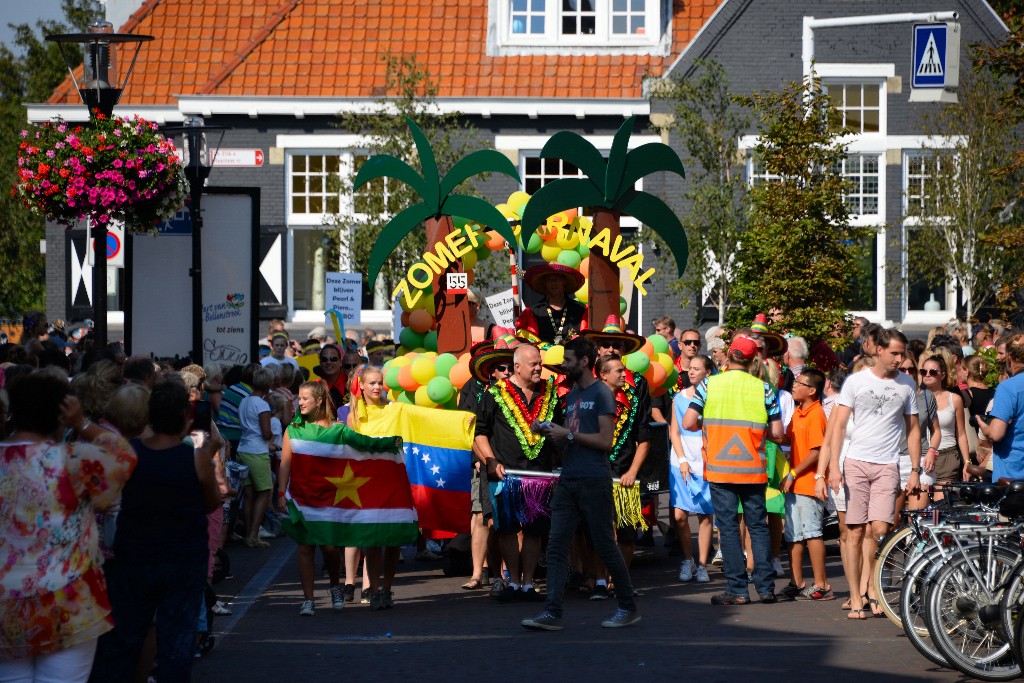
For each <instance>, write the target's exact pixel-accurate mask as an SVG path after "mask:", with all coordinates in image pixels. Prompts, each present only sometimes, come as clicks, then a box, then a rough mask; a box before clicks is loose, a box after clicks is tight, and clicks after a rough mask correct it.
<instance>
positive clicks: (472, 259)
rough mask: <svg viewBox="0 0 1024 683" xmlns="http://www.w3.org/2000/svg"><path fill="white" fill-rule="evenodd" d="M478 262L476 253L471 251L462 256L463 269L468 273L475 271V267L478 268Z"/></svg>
mask: <svg viewBox="0 0 1024 683" xmlns="http://www.w3.org/2000/svg"><path fill="white" fill-rule="evenodd" d="M478 260H479V259H478V257H477V255H476V252H475V251H473V250H472V249H470V250H469V251H467V252H466V253H465V254H463V255H462V269H463V270H465V271H467V272H468V271H471V270H473V267H474V266H476V262H477V261H478Z"/></svg>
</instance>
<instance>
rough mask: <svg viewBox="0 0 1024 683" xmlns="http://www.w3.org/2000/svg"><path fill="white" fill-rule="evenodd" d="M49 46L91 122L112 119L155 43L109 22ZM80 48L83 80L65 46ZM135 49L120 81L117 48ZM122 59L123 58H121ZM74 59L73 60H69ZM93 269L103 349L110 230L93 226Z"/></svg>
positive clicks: (56, 39)
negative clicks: (145, 48) (143, 53)
mask: <svg viewBox="0 0 1024 683" xmlns="http://www.w3.org/2000/svg"><path fill="white" fill-rule="evenodd" d="M46 39H47V40H48V41H50V42H54V43H57V45H58V46H59V47H60V53H61V56H62V57H63V58H64V64H65V65H66V66H67V67H68V72H70V73H71V80H72V82H74V84H75V88H76V89H77V90H78V95H79V96H80V97H81V98H82V102H83V104H85V106H87V107H88V108H89V118H90V119H92V118H95V117H96V115H97V114H102V115H103V116H106V117H110V116H111V115H113V112H114V105H116V104H117V102H118V100H120V99H121V93H123V92H124V90H125V88H126V87H127V86H128V78H129V77H130V76H131V75H132V69H133V68H134V67H135V60H136V59H138V57H139V51H140V50H141V49H142V44H143V43H146V42H149V41H151V40H153V36H145V35H137V34H133V33H114V25H113V24H111V23H110V22H109V21H94V22H93V23H91V24H89V30H88V32H87V33H62V34H58V35H50V36H46ZM72 44H76V45H80V46H81V48H82V52H83V53H84V61H83V64H82V80H81V81H79V80H78V78H76V77H75V70H74V67H73V64H74V62H75V61H77V60H76V59H75V57H76V56H77V55H75V54H73V53H72V54H69V53H68V51H66V50H65V47H64V46H65V45H72ZM133 44H134V46H135V54H134V55H132V60H131V64H129V66H128V69H127V70H126V71H125V72H124V79H123V80H121V79H120V78H119V76H120V74H119V72H118V61H119V59H118V58H119V55H118V46H119V45H124V46H126V47H129V48H130V46H131V45H133ZM121 56H123V55H121ZM69 57H71V59H68V58H69ZM92 237H93V244H94V245H95V247H94V249H93V266H92V305H93V320H94V321H95V328H94V329H93V334H94V335H95V338H96V344H97V345H98V346H99V347H100V348H102V347H103V346H104V345H106V343H107V341H108V340H107V226H106V224H105V223H104V224H102V225H94V226H92Z"/></svg>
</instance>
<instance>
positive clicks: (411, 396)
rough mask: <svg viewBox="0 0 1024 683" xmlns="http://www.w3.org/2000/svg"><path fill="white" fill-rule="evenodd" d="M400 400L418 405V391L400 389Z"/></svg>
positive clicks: (400, 401)
mask: <svg viewBox="0 0 1024 683" xmlns="http://www.w3.org/2000/svg"><path fill="white" fill-rule="evenodd" d="M398 402H399V403H408V404H409V405H411V406H413V405H416V392H414V391H400V392H398Z"/></svg>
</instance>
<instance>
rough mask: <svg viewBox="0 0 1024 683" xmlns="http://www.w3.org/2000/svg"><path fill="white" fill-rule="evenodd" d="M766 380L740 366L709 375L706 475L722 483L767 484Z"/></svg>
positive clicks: (705, 456)
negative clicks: (739, 368)
mask: <svg viewBox="0 0 1024 683" xmlns="http://www.w3.org/2000/svg"><path fill="white" fill-rule="evenodd" d="M767 423H768V411H767V410H766V409H765V405H764V382H762V381H761V380H759V379H757V378H756V377H754V376H752V375H750V374H748V373H746V372H743V371H741V370H730V371H728V372H724V373H722V374H720V375H715V376H713V377H708V387H707V401H706V403H705V404H704V416H703V428H702V430H703V435H704V444H703V454H704V477H705V478H706V479H707V480H708V481H709V482H715V483H719V484H766V483H768V474H767V473H766V472H765V454H764V445H765V433H766V430H767Z"/></svg>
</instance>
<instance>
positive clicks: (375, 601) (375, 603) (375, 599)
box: [370, 591, 385, 612]
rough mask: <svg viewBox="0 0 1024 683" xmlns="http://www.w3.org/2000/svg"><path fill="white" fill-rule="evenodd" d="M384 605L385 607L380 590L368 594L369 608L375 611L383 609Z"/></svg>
mask: <svg viewBox="0 0 1024 683" xmlns="http://www.w3.org/2000/svg"><path fill="white" fill-rule="evenodd" d="M384 607H385V605H384V594H383V593H381V592H380V591H377V592H376V593H374V594H373V595H372V596H370V609H371V610H373V611H374V612H377V611H379V610H382V609H384Z"/></svg>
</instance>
